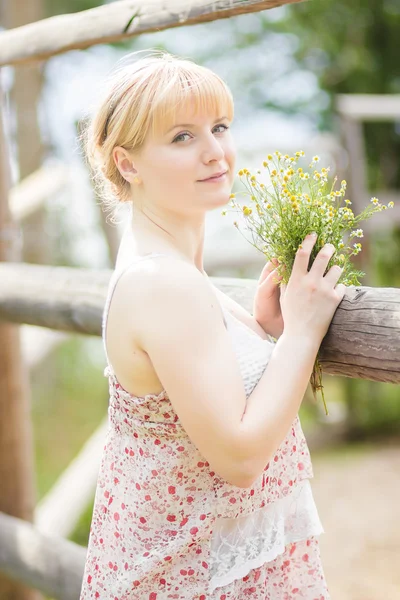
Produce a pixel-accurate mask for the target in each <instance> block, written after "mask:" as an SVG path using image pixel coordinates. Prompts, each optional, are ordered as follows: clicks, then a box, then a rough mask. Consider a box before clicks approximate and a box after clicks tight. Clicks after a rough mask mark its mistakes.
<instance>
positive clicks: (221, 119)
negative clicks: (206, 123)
mask: <svg viewBox="0 0 400 600" xmlns="http://www.w3.org/2000/svg"><path fill="white" fill-rule="evenodd" d="M227 118H228V117H218V119H215V121H214V123H213V125H215V124H216V123H218V121H223V119H227ZM177 127H196V124H195V123H180V124H179V125H173V127H171V129H168V131H167V134H168V133H169V132H170V131H172V130H173V129H176V128H177Z"/></svg>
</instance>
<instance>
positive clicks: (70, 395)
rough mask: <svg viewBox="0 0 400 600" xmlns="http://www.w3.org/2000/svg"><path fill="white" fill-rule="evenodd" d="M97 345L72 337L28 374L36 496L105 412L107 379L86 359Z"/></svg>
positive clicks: (59, 472)
mask: <svg viewBox="0 0 400 600" xmlns="http://www.w3.org/2000/svg"><path fill="white" fill-rule="evenodd" d="M99 343H100V340H97V339H94V338H92V339H90V338H86V339H85V338H83V337H80V336H76V337H74V338H71V339H70V340H68V341H67V342H65V343H63V344H61V345H60V346H59V347H58V348H57V349H56V350H55V351H53V352H52V354H51V355H50V356H49V357H48V358H47V359H46V361H45V362H44V363H43V364H41V365H40V367H39V368H37V369H35V372H34V375H33V376H32V378H31V388H32V422H33V432H34V447H35V463H36V473H37V488H38V499H40V498H42V497H43V495H44V494H46V492H48V491H49V490H50V488H51V487H52V485H53V484H54V483H55V482H56V480H57V478H58V477H59V476H60V474H61V473H62V471H63V470H64V469H65V468H66V467H67V466H68V464H69V463H70V462H71V461H72V460H73V458H74V457H75V456H76V455H77V454H78V453H79V451H80V450H81V448H82V446H83V444H84V443H85V442H86V441H87V439H88V438H89V437H90V435H91V434H92V433H93V432H94V430H95V429H96V427H97V426H98V425H99V423H100V422H101V420H102V418H104V416H105V415H106V413H107V406H108V384H107V380H106V379H105V378H104V377H102V373H101V370H100V368H99V364H98V363H97V362H96V361H93V360H92V359H91V353H94V350H95V348H96V346H97V348H98V344H99Z"/></svg>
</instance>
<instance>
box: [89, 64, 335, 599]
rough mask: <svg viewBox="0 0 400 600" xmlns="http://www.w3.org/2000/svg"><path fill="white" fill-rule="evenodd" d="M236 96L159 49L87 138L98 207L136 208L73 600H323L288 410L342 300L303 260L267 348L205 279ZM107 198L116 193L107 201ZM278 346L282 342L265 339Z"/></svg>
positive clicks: (301, 459) (112, 322)
mask: <svg viewBox="0 0 400 600" xmlns="http://www.w3.org/2000/svg"><path fill="white" fill-rule="evenodd" d="M232 119H233V101H232V96H231V93H230V91H229V89H228V88H227V86H226V84H225V83H224V82H223V81H222V80H221V79H220V78H219V77H218V76H217V75H216V74H215V73H213V72H212V71H210V70H208V69H206V68H204V67H201V66H198V65H196V64H195V63H193V62H191V61H189V60H183V59H180V58H177V57H174V56H171V55H169V54H162V53H155V54H153V55H150V56H147V57H145V58H141V59H139V60H137V61H136V62H133V63H131V64H129V65H126V66H124V67H123V68H121V69H120V70H119V71H117V72H116V73H115V74H114V75H113V77H112V78H111V80H110V82H109V87H108V91H107V93H106V95H105V97H104V98H103V100H102V102H101V104H100V106H99V108H98V110H97V112H96V113H95V114H94V115H93V117H92V119H91V121H90V124H89V126H88V128H87V131H86V138H85V141H86V150H87V156H88V159H89V162H90V166H91V168H92V170H93V172H94V174H95V178H96V181H97V183H103V184H104V186H103V197H104V198H105V201H106V202H107V198H109V197H111V199H112V200H111V202H112V201H113V202H116V203H121V202H128V203H130V205H131V206H132V211H131V212H130V215H131V218H130V219H129V223H128V224H127V227H126V231H125V233H124V235H123V238H122V241H121V245H120V249H119V253H118V258H117V262H116V267H115V271H114V273H113V276H112V279H111V281H110V285H109V290H108V296H107V301H106V306H105V309H104V316H103V340H104V347H105V354H106V359H107V368H106V370H105V375H107V376H108V378H109V389H110V402H109V410H108V414H109V430H108V434H107V439H106V442H105V446H104V453H103V457H102V463H101V469H100V473H99V478H98V484H97V490H96V497H95V504H94V511H93V518H92V525H91V530H90V539H89V546H88V553H87V560H86V567H85V573H84V578H83V586H82V592H81V600H86V599H89V598H91V599H92V598H100V599H101V600H128V599H140V600H164V599H165V600H167V599H175V600H242V599H243V600H244V599H252V600H253V599H254V600H261V599H262V600H267V599H269V600H289V599H292V598H293V599H297V598H299V599H300V598H301V599H306V600H328V598H329V593H328V589H327V585H326V582H325V578H324V574H323V569H322V566H321V560H320V553H319V547H318V540H317V537H316V536H318V534H320V533H321V532H322V531H323V529H322V526H321V523H320V520H319V517H318V512H317V509H316V506H315V504H314V500H313V495H312V491H311V487H310V482H309V479H310V478H312V476H313V472H312V465H311V461H310V455H309V452H308V448H307V444H306V440H305V439H304V435H303V432H302V429H301V426H300V422H299V419H298V410H299V406H300V404H301V401H302V399H303V396H304V393H305V391H306V388H307V384H308V382H309V379H310V375H311V372H312V368H313V364H314V360H315V357H316V354H317V351H318V348H319V346H320V344H321V341H322V339H323V337H324V335H325V333H326V331H327V329H328V327H329V324H330V322H331V320H332V317H333V314H334V312H335V310H336V308H337V306H338V304H339V303H340V301H341V299H342V298H343V295H344V291H345V286H343V285H336V284H337V281H338V279H339V276H340V273H341V270H340V269H339V267H332V268H331V269H330V270H329V272H328V273H327V274H326V275H325V276H324V273H325V270H326V267H327V264H328V262H329V259H330V257H331V256H332V253H333V247H330V246H326V247H324V248H323V249H322V250H321V251H320V252H319V254H318V256H317V258H316V260H315V261H314V263H313V265H312V268H311V269H310V271H308V264H309V257H310V253H311V250H312V247H313V245H314V243H315V238H313V237H311V236H307V238H306V239H305V241H304V244H303V248H302V249H300V250H299V251H298V252H297V255H296V260H295V264H294V268H293V272H292V275H291V278H290V280H289V283H288V285H287V286H282V289H281V294H280V306H281V312H282V319H283V322H284V328H283V332H282V334H281V335H280V336H279V339H278V340H277V341H275V340H273V339H272V338H271V336H270V335H269V333H270V332H268V331H264V330H263V329H262V328H261V327H260V325H259V324H258V323H257V322H256V321H255V319H254V318H253V317H252V316H251V315H249V314H248V313H247V312H246V311H244V309H242V308H241V307H239V306H238V305H237V304H236V303H235V302H233V301H232V300H230V299H229V298H228V297H227V296H225V295H224V294H223V293H221V292H220V291H219V290H217V289H216V288H215V287H214V286H213V285H212V283H211V281H210V280H209V278H208V277H207V274H206V272H205V271H204V267H203V250H204V227H205V216H206V213H207V211H209V210H212V209H215V208H220V207H223V206H225V205H226V204H227V203H228V202H229V195H230V193H231V188H232V184H233V180H234V174H235V148H234V143H233V139H232V135H231V133H230V130H229V127H230V124H231V122H232ZM107 193H111V196H107ZM275 337H276V336H275Z"/></svg>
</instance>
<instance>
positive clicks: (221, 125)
mask: <svg viewBox="0 0 400 600" xmlns="http://www.w3.org/2000/svg"><path fill="white" fill-rule="evenodd" d="M215 127H223V128H224V129H223V131H226V130H227V129H229V127H228V126H227V125H224V124H223V123H220V124H219V125H216V126H215Z"/></svg>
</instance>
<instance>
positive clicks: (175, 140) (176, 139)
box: [172, 123, 229, 142]
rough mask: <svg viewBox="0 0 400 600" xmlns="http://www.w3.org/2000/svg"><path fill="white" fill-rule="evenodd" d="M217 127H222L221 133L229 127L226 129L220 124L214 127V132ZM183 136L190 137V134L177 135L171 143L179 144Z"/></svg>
mask: <svg viewBox="0 0 400 600" xmlns="http://www.w3.org/2000/svg"><path fill="white" fill-rule="evenodd" d="M218 127H223V130H222V131H226V130H227V129H229V127H228V126H227V125H224V124H223V123H220V124H219V125H216V126H215V127H214V130H215V129H217V128H218ZM218 133H221V132H218ZM185 135H190V134H189V133H180V134H179V135H177V136H176V138H174V139H173V140H172V141H173V142H180V141H182V138H183V137H184V136H185Z"/></svg>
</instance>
